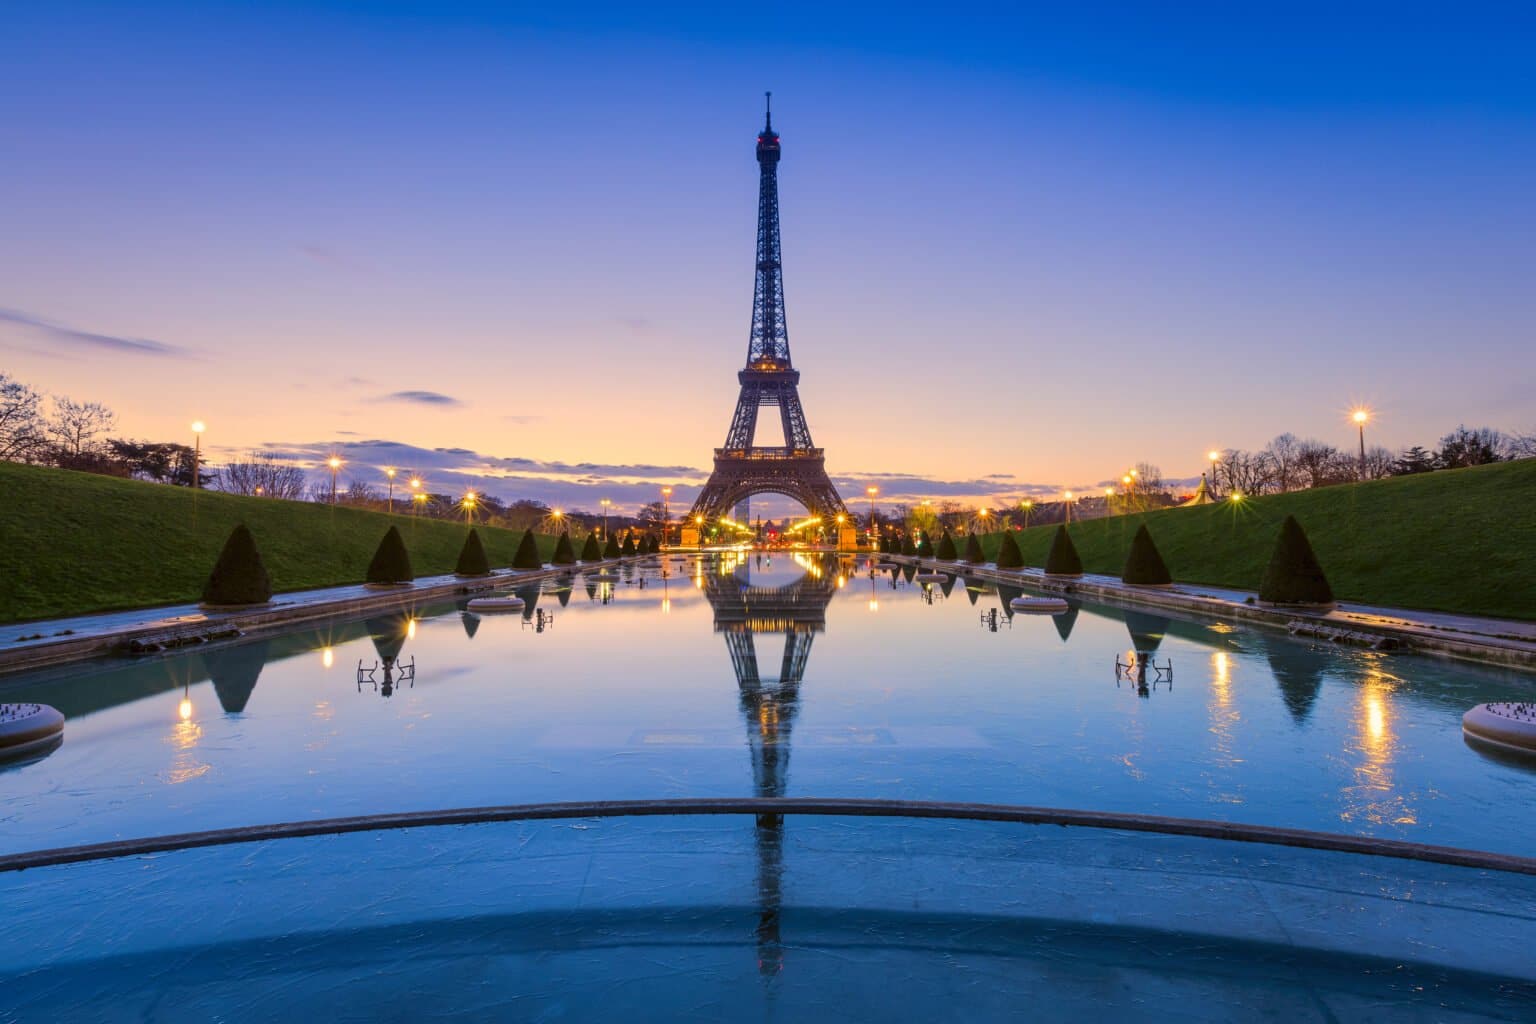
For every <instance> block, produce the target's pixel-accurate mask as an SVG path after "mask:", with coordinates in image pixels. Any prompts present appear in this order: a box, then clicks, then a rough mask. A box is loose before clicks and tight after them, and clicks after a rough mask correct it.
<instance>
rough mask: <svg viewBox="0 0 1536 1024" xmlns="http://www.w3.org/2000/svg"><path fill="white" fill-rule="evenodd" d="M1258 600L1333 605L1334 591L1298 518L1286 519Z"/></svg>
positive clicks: (1266, 571)
mask: <svg viewBox="0 0 1536 1024" xmlns="http://www.w3.org/2000/svg"><path fill="white" fill-rule="evenodd" d="M1259 600H1260V601H1264V602H1267V603H1269V604H1332V603H1333V588H1332V587H1331V586H1329V585H1328V577H1327V576H1325V575H1324V574H1323V567H1322V566H1321V565H1319V564H1318V561H1317V554H1316V553H1315V552H1314V551H1313V550H1312V542H1311V541H1309V540H1307V534H1306V531H1304V530H1303V529H1302V528H1301V524H1300V523H1298V522H1297V521H1296V517H1295V516H1286V517H1285V522H1283V523H1281V524H1280V536H1279V537H1278V538H1276V540H1275V550H1274V554H1272V555H1270V556H1269V567H1268V568H1267V569H1265V570H1264V579H1263V582H1261V583H1260V584H1259Z"/></svg>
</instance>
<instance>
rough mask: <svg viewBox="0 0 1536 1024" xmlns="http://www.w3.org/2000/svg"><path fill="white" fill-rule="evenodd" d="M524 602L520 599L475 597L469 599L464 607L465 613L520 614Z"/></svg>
mask: <svg viewBox="0 0 1536 1024" xmlns="http://www.w3.org/2000/svg"><path fill="white" fill-rule="evenodd" d="M524 604H525V603H524V601H523V599H522V598H520V597H476V598H471V599H470V601H469V603H468V604H467V605H465V610H466V611H471V612H520V611H522V610H523V608H524Z"/></svg>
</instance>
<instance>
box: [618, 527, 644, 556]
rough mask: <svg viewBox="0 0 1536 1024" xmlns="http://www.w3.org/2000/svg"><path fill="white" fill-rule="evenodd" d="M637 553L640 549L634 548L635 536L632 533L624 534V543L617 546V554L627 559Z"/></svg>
mask: <svg viewBox="0 0 1536 1024" xmlns="http://www.w3.org/2000/svg"><path fill="white" fill-rule="evenodd" d="M639 551H640V549H639V548H637V547H636V546H635V535H634V534H632V533H628V534H625V535H624V543H623V544H620V545H619V554H621V555H624V556H625V557H626V558H628V557H630V556H633V555H636V554H638V553H639Z"/></svg>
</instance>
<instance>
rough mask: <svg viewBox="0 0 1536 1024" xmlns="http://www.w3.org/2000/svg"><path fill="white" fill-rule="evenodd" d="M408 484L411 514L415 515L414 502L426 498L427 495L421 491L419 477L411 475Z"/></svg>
mask: <svg viewBox="0 0 1536 1024" xmlns="http://www.w3.org/2000/svg"><path fill="white" fill-rule="evenodd" d="M410 486H411V515H412V516H414V515H416V504H417V502H418V501H424V500H426V497H427V496H426V495H425V494H422V493H421V477H419V476H413V477H411V479H410Z"/></svg>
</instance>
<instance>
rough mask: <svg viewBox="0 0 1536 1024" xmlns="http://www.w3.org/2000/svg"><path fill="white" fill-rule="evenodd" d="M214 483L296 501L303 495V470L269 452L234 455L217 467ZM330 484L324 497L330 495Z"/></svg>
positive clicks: (232, 490)
mask: <svg viewBox="0 0 1536 1024" xmlns="http://www.w3.org/2000/svg"><path fill="white" fill-rule="evenodd" d="M216 479H217V484H216V486H217V487H218V488H219V490H221V491H227V492H229V493H230V494H245V495H260V496H262V497H265V498H286V499H288V500H289V501H299V500H301V499H302V498H303V497H304V485H305V477H304V471H303V470H302V469H300V468H299V467H298V466H294V465H290V464H288V463H286V462H283V461H281V460H279V459H277V458H276V457H274V456H272V455H251V456H248V457H246V458H244V459H237V460H235V461H234V462H231V463H229V464H228V465H226V466H225V467H224V468H223V469H221V470H219V471H218V476H217V478H216ZM329 486H330V485H329V484H327V485H326V487H327V489H326V500H329V499H330V489H329Z"/></svg>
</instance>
